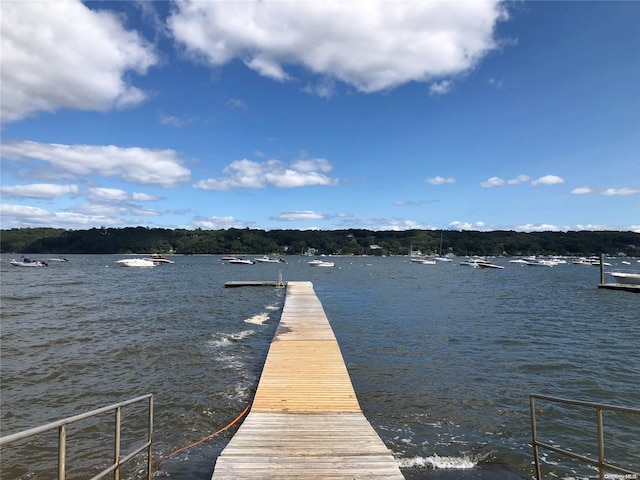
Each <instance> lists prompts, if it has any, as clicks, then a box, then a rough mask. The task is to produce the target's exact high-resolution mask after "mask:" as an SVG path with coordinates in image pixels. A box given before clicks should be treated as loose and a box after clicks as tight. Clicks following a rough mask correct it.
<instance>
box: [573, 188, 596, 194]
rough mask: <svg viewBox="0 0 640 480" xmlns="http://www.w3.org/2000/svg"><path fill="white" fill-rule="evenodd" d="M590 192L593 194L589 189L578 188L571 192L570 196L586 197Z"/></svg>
mask: <svg viewBox="0 0 640 480" xmlns="http://www.w3.org/2000/svg"><path fill="white" fill-rule="evenodd" d="M591 192H593V190H592V189H591V187H578V188H574V189H573V190H571V194H572V195H587V194H589V193H591Z"/></svg>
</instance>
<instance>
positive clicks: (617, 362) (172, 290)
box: [0, 255, 640, 480]
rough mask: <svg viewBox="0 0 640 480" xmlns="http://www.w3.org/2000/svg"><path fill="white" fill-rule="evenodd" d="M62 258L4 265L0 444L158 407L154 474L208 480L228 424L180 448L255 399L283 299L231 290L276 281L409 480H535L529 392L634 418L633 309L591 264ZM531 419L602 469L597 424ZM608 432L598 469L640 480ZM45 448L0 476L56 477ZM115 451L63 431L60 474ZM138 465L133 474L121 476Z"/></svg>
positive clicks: (553, 461) (561, 467)
mask: <svg viewBox="0 0 640 480" xmlns="http://www.w3.org/2000/svg"><path fill="white" fill-rule="evenodd" d="M33 257H34V258H38V259H42V260H46V258H47V257H46V256H42V255H34V256H33ZM67 258H68V259H69V262H66V263H60V262H49V267H47V268H16V267H12V266H10V265H9V263H8V262H9V261H10V260H11V258H9V257H8V256H6V255H3V256H2V258H1V259H0V286H1V325H0V340H1V344H0V381H1V384H0V388H1V390H0V400H1V404H0V410H1V411H0V431H1V434H2V435H3V436H4V435H8V434H11V433H15V432H18V431H21V430H24V429H27V428H32V427H36V426H39V425H42V424H45V423H47V422H51V421H54V420H58V419H61V418H65V417H68V416H72V415H76V414H79V413H84V412H87V411H90V410H92V409H95V408H99V407H103V406H106V405H109V404H112V403H116V402H120V401H123V400H126V399H129V398H133V397H136V396H138V395H143V394H146V393H153V395H154V415H155V421H154V445H153V451H154V470H155V471H156V473H155V476H157V477H158V478H165V477H166V478H173V479H195V480H198V479H202V480H204V479H208V478H210V477H211V473H212V471H213V467H214V464H215V459H216V457H217V455H218V454H219V453H220V452H221V451H222V449H223V448H224V446H225V445H226V443H227V442H228V441H229V439H230V438H231V436H232V435H233V432H234V429H233V428H231V429H229V430H227V431H225V432H224V433H222V434H220V435H218V436H214V437H213V438H211V439H209V440H207V441H206V442H203V443H201V444H199V445H196V446H194V447H192V448H188V449H186V450H184V451H181V452H179V453H177V454H176V453H174V452H176V451H177V450H178V449H180V448H182V447H185V446H188V445H190V444H192V443H195V442H197V441H199V440H200V439H202V438H204V437H206V436H208V435H210V434H211V433H213V432H216V431H218V430H219V429H221V428H223V427H225V426H226V425H227V424H228V423H229V422H231V421H232V420H233V419H234V418H236V417H237V416H238V415H239V414H240V412H242V411H243V410H244V409H245V407H246V406H247V405H248V404H249V403H250V401H251V399H252V397H253V394H254V393H255V389H256V386H257V382H258V380H259V378H260V373H261V369H262V365H263V363H264V360H265V357H266V354H267V352H268V348H269V344H270V342H271V339H272V337H273V334H274V332H275V328H276V325H277V323H278V321H279V315H280V311H281V308H282V305H283V302H284V294H285V291H284V290H283V289H275V288H271V287H245V288H224V284H225V282H227V281H233V280H258V281H260V280H271V281H275V280H277V278H278V274H279V273H281V275H282V278H283V280H284V281H288V280H298V281H311V282H312V283H313V285H314V289H315V291H316V294H317V296H318V298H319V299H320V301H321V302H322V304H323V307H324V309H325V312H326V314H327V317H328V318H329V322H330V323H331V325H332V328H333V330H334V332H335V335H336V337H337V340H338V343H339V345H340V348H341V351H342V354H343V357H344V359H345V362H346V365H347V369H348V371H349V374H350V376H351V380H352V383H353V386H354V389H355V391H356V395H357V397H358V400H359V402H360V405H361V407H362V410H363V412H364V414H365V416H366V417H367V418H368V419H369V421H370V422H371V424H372V425H373V427H374V428H375V429H376V431H377V432H378V434H379V435H380V436H381V438H382V439H383V441H384V442H385V444H386V445H387V446H388V448H389V449H390V450H391V451H392V452H393V454H394V456H395V457H396V459H397V461H398V463H399V464H400V466H401V468H402V469H403V471H405V472H413V473H416V472H419V473H422V474H424V478H428V477H429V473H430V472H437V471H442V470H443V469H444V470H456V471H460V470H463V469H472V470H473V469H478V468H482V467H483V466H487V465H495V464H500V465H504V466H506V467H507V468H508V469H510V470H512V471H514V472H517V473H519V474H521V475H522V476H525V477H528V478H530V477H532V476H533V475H534V469H533V465H532V461H533V451H532V448H531V426H530V420H529V399H528V395H529V394H530V393H539V394H545V395H552V396H557V397H563V398H569V399H574V400H583V401H589V402H596V403H604V404H612V405H621V406H627V407H633V408H638V407H640V296H639V295H637V294H634V293H630V292H621V291H609V290H600V289H598V288H597V284H598V282H599V269H598V268H595V267H589V266H584V265H572V264H571V263H570V262H569V263H568V264H562V265H558V266H556V267H553V268H548V267H530V266H521V265H517V264H511V263H509V262H508V259H496V263H499V264H501V265H503V266H504V267H505V268H504V269H503V270H492V269H474V268H470V267H465V266H461V265H460V261H462V260H463V259H462V258H456V259H454V261H453V262H450V263H438V264H437V265H417V264H412V263H411V262H410V261H409V259H408V258H407V257H384V258H382V257H332V258H331V261H334V262H335V264H336V266H335V267H334V268H319V267H310V266H309V265H308V261H309V260H311V259H310V258H309V257H301V256H291V257H285V260H286V263H283V264H260V263H257V264H255V265H229V264H227V263H225V262H224V261H222V259H221V257H220V256H215V255H211V256H174V257H172V258H173V260H174V261H175V263H174V264H168V265H161V266H158V267H155V268H152V269H141V268H122V267H119V266H117V264H116V263H115V262H116V261H117V260H119V259H122V258H127V257H124V256H112V255H70V256H67ZM609 261H610V262H611V263H612V264H613V265H612V267H611V268H614V267H615V266H617V265H619V263H620V261H619V260H616V259H612V260H609ZM633 262H634V264H635V262H636V260H635V259H633ZM608 280H609V281H611V280H612V279H611V278H608ZM537 408H538V410H537V415H538V420H539V422H540V426H539V432H538V433H539V435H540V437H541V439H544V440H547V441H549V442H552V443H554V444H557V445H559V446H561V447H563V448H569V449H570V450H572V451H575V452H576V453H579V454H582V455H588V456H591V457H594V458H597V447H596V445H597V443H596V442H597V436H596V427H595V425H596V423H595V414H594V413H592V412H591V411H587V412H584V418H583V412H580V411H579V412H577V413H576V412H573V411H569V410H568V409H566V408H564V407H562V408H561V407H557V406H554V405H550V404H545V403H544V402H541V403H538V404H537ZM109 420H110V424H113V420H112V419H111V418H109ZM127 420H128V418H127V416H126V414H125V418H124V419H123V424H125V425H126V421H127ZM129 420H130V421H131V422H132V423H133V425H134V426H133V427H132V432H133V433H134V434H136V433H140V432H141V431H144V421H143V420H139V419H137V418H135V416H132V417H131V418H130V419H129ZM109 428H111V427H108V429H109ZM108 429H107V430H108ZM605 435H606V447H607V450H606V454H607V460H609V461H611V462H612V463H616V464H618V465H621V466H623V467H626V468H631V469H633V468H635V469H636V470H637V469H638V466H639V463H640V462H639V461H638V458H640V418H638V416H618V415H610V416H607V417H606V418H605ZM96 436H97V437H98V440H96V439H95V437H96ZM123 436H124V435H123ZM44 437H45V438H42V439H38V440H36V441H32V442H28V444H26V445H25V444H24V442H21V444H19V445H16V446H8V447H3V448H2V451H1V452H0V455H1V458H0V460H1V463H2V467H1V473H0V476H1V478H2V479H6V480H9V479H20V480H25V479H47V478H55V469H56V450H55V445H56V443H55V435H48V436H47V435H45V436H44ZM111 437H112V433H111V432H110V431H108V432H107V433H105V432H103V431H102V430H101V427H98V426H97V425H96V426H91V427H90V428H88V429H87V428H84V429H82V428H81V427H77V429H75V427H74V430H73V431H70V432H69V434H68V438H69V440H68V441H69V447H68V448H69V455H68V456H69V459H68V462H69V467H68V476H67V478H89V477H91V476H92V475H95V474H96V472H97V471H100V470H101V469H102V468H105V465H108V462H107V463H106V464H105V463H102V464H101V466H100V468H98V467H97V466H96V461H97V460H96V458H95V457H96V455H98V456H99V455H101V453H99V452H100V450H101V449H103V447H102V446H96V445H95V444H94V443H95V442H102V443H105V444H106V445H107V447H104V449H106V450H108V449H109V448H112V447H111V446H110V445H111V444H110V442H111ZM105 455H107V458H108V453H105ZM543 461H544V475H545V478H597V471H596V470H594V469H592V468H590V467H585V466H582V465H579V464H574V463H572V462H568V461H566V460H563V459H562V458H561V457H559V456H558V455H555V454H552V453H549V452H545V453H544V455H543ZM98 462H102V460H98ZM143 470H144V461H143V459H139V460H136V462H135V463H134V466H133V467H132V469H131V470H130V471H129V473H128V474H127V475H125V476H124V477H123V478H142V471H143Z"/></svg>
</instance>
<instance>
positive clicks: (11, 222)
mask: <svg viewBox="0 0 640 480" xmlns="http://www.w3.org/2000/svg"><path fill="white" fill-rule="evenodd" d="M0 215H1V216H2V227H3V228H27V227H50V228H65V229H74V228H76V229H84V228H92V227H95V226H96V225H106V226H114V225H121V224H122V220H120V219H118V218H114V217H110V216H101V215H99V216H94V215H84V214H82V213H73V212H51V211H48V210H44V209H42V208H36V207H28V206H25V205H11V204H0Z"/></svg>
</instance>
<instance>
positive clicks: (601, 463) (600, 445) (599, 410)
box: [596, 407, 605, 480]
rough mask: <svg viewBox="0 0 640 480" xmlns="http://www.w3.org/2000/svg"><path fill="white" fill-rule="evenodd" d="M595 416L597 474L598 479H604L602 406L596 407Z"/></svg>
mask: <svg viewBox="0 0 640 480" xmlns="http://www.w3.org/2000/svg"><path fill="white" fill-rule="evenodd" d="M596 417H597V419H598V474H599V476H600V480H604V477H605V468H604V426H603V424H602V408H600V407H596Z"/></svg>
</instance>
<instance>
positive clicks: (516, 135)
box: [0, 0, 640, 232]
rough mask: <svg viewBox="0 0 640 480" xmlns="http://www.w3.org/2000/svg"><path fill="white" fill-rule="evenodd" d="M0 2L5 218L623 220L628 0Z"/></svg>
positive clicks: (380, 225)
mask: <svg viewBox="0 0 640 480" xmlns="http://www.w3.org/2000/svg"><path fill="white" fill-rule="evenodd" d="M0 9H1V14H2V16H1V22H2V25H1V27H2V29H1V34H2V43H1V48H2V51H1V54H2V55H1V62H2V65H1V67H2V68H1V70H0V72H1V76H2V77H1V79H0V80H1V85H0V88H1V92H0V93H1V96H0V103H1V121H2V130H1V132H0V133H1V135H2V141H1V150H0V153H1V158H2V171H1V187H0V188H1V192H0V193H1V196H2V201H1V206H0V207H1V210H0V213H1V227H2V228H19V227H57V228H67V229H88V228H94V227H101V226H106V227H114V228H121V227H127V226H148V227H151V228H154V227H161V228H187V229H194V228H203V229H226V228H231V227H236V228H246V227H248V228H258V229H265V230H272V229H322V230H332V229H347V228H365V229H371V230H405V229H414V228H419V229H455V230H461V229H470V230H482V231H487V230H503V229H507V230H516V231H526V232H529V231H566V230H624V231H627V230H632V231H636V232H640V158H639V157H640V54H639V53H640V2H637V1H624V2H616V1H603V2H597V1H589V2H580V1H564V2H555V1H545V2H495V1H467V2H465V1H451V2H444V1H435V2H432V1H400V2H391V1H384V2H375V1H370V0H368V1H357V0H354V1H349V2H332V1H322V2H320V1H317V2H316V1H305V2H279V1H263V2H250V1H245V2H222V1H196V2H193V1H187V0H184V1H177V2H121V1H117V2H84V3H81V2H74V1H64V2H63V1H55V0H54V1H46V2H32V1H5V2H2V3H1V4H0Z"/></svg>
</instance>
